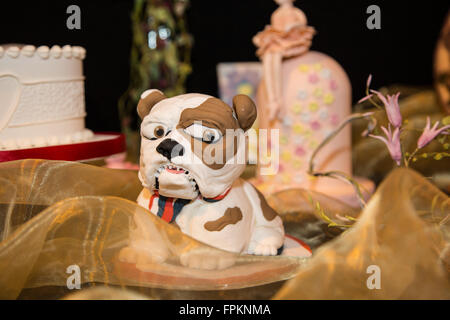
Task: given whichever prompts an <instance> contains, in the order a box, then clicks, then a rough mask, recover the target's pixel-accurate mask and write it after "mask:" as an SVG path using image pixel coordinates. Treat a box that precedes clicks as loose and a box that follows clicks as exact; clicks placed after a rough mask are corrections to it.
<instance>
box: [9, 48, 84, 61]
mask: <svg viewBox="0 0 450 320" xmlns="http://www.w3.org/2000/svg"><path fill="white" fill-rule="evenodd" d="M5 52H6V55H7V56H8V57H10V58H20V57H21V56H25V57H33V56H34V55H35V54H36V53H37V54H38V55H39V56H40V57H41V58H42V59H48V58H55V59H58V58H60V57H61V56H64V57H65V58H68V59H69V58H76V59H80V60H83V59H84V58H86V50H85V49H84V48H83V47H79V46H69V45H65V46H64V47H62V48H61V47H60V46H57V45H55V46H53V47H52V48H49V47H48V46H40V47H37V48H36V47H35V46H33V45H10V44H8V45H2V46H0V58H2V57H5V55H4V53H5Z"/></svg>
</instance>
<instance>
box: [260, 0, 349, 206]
mask: <svg viewBox="0 0 450 320" xmlns="http://www.w3.org/2000/svg"><path fill="white" fill-rule="evenodd" d="M275 1H276V2H277V3H278V4H279V5H280V7H279V8H278V9H277V10H276V11H275V12H274V13H273V15H272V18H271V25H270V26H267V27H266V28H265V29H264V30H263V31H262V32H259V33H258V34H257V35H256V36H255V37H254V38H253V42H254V44H255V45H256V46H257V48H258V50H257V55H258V56H259V58H260V59H261V60H262V62H263V80H262V81H261V84H260V86H259V88H258V94H257V105H258V108H259V112H258V115H259V118H258V121H259V129H260V130H261V129H269V130H273V129H276V130H279V138H280V139H279V141H277V142H278V146H279V155H280V160H279V163H280V167H282V168H283V170H282V171H280V170H278V171H276V170H275V172H273V174H272V175H265V174H264V173H262V172H263V170H262V168H263V165H262V164H259V165H258V171H257V178H256V180H255V181H254V183H255V184H256V185H257V186H258V188H259V189H260V190H261V191H262V192H263V193H265V194H271V193H273V192H276V191H280V190H283V189H287V188H296V187H301V188H309V189H314V190H318V191H321V192H324V193H327V194H331V195H334V196H335V197H337V198H341V199H342V198H343V200H349V199H345V198H346V197H349V198H350V199H353V190H352V187H351V186H350V185H349V186H348V187H347V186H346V185H345V184H344V186H342V185H341V184H342V183H341V182H339V181H338V182H337V183H338V184H339V185H338V186H336V183H335V181H334V180H331V181H330V179H326V178H325V179H312V178H311V177H310V176H309V175H308V174H307V173H306V172H307V169H308V162H309V159H310V157H311V155H312V153H313V152H314V150H315V148H317V146H318V145H319V144H320V143H321V141H323V140H324V139H325V138H326V137H327V135H329V134H330V133H331V132H333V131H334V130H335V129H336V128H337V127H338V126H339V123H340V122H341V121H343V120H344V119H345V118H346V117H347V116H349V115H350V112H351V85H350V81H349V79H348V77H347V74H346V73H345V71H344V70H343V68H342V67H341V66H340V65H339V64H338V63H337V62H336V61H335V60H334V59H332V58H330V57H329V56H327V55H325V54H322V53H319V52H314V51H309V48H310V46H311V44H312V38H313V36H314V34H315V29H314V28H313V27H310V26H308V25H307V19H306V16H305V14H304V13H303V12H302V11H301V10H300V9H298V8H296V7H294V6H293V0H275ZM268 136H269V137H270V136H271V134H270V133H268ZM269 143H270V144H271V145H272V148H273V145H274V141H269ZM260 156H261V155H260ZM315 159H316V161H315V168H316V169H317V170H318V171H329V170H333V171H341V172H344V173H346V174H351V169H352V167H351V132H350V128H349V127H347V128H345V129H344V130H343V131H342V132H341V133H340V134H339V135H338V136H337V137H336V138H335V139H334V140H333V143H330V144H329V145H327V146H326V147H325V148H323V149H322V150H321V151H320V153H319V154H318V156H317V157H316V158H315ZM265 171H267V170H265Z"/></svg>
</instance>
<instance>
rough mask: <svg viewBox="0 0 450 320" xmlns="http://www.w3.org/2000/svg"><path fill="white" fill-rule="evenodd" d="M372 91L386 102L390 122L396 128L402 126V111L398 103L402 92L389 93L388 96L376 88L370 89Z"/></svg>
mask: <svg viewBox="0 0 450 320" xmlns="http://www.w3.org/2000/svg"><path fill="white" fill-rule="evenodd" d="M370 92H372V93H375V94H376V95H377V96H378V98H380V100H381V101H382V102H383V103H384V106H385V108H386V113H387V116H388V119H389V122H390V123H391V124H392V125H393V126H394V127H395V128H400V126H401V125H402V115H401V113H400V106H399V105H398V97H399V96H400V92H399V93H397V94H396V95H393V96H389V95H388V96H386V97H385V96H383V95H382V94H381V93H380V92H378V91H375V90H370Z"/></svg>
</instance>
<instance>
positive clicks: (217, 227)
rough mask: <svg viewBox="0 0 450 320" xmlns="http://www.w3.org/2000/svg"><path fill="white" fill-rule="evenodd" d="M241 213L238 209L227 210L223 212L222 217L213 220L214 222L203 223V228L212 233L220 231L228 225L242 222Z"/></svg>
mask: <svg viewBox="0 0 450 320" xmlns="http://www.w3.org/2000/svg"><path fill="white" fill-rule="evenodd" d="M242 217H243V216H242V211H241V209H239V208H238V207H234V208H228V209H227V210H226V211H225V214H224V215H223V217H221V218H219V219H217V220H215V221H209V222H207V223H205V225H204V227H205V229H206V230H208V231H211V232H214V231H221V230H222V229H223V228H225V227H226V226H228V225H230V224H236V223H238V222H239V221H241V220H242Z"/></svg>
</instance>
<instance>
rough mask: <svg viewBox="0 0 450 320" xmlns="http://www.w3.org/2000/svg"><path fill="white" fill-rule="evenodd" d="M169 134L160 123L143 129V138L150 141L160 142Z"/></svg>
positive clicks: (151, 124)
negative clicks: (159, 140)
mask: <svg viewBox="0 0 450 320" xmlns="http://www.w3.org/2000/svg"><path fill="white" fill-rule="evenodd" d="M168 132H169V131H168V130H167V129H166V127H165V126H164V125H162V124H160V123H150V124H148V125H146V126H145V127H143V128H142V136H143V137H144V138H146V139H149V140H158V139H160V138H162V137H164V136H165V135H166V134H167V133H168Z"/></svg>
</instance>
